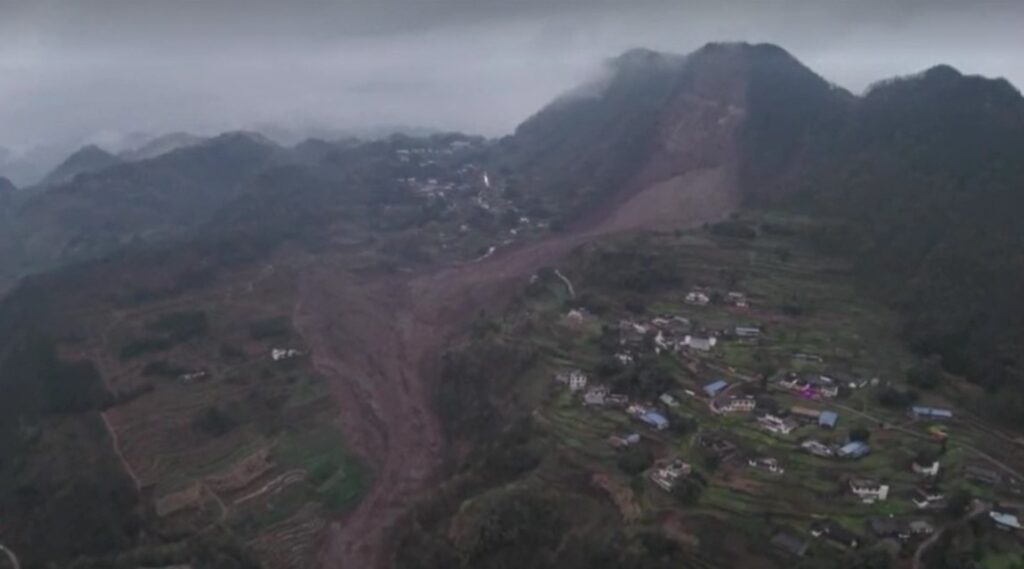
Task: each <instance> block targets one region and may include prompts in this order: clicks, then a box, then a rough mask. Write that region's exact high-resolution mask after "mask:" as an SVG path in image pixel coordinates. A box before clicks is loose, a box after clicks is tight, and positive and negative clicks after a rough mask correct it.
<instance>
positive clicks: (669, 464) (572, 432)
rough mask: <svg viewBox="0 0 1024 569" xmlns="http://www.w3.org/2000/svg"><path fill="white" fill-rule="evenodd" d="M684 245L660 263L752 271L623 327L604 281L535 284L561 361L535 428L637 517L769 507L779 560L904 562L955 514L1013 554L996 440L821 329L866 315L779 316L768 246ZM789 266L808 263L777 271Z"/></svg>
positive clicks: (865, 348)
mask: <svg viewBox="0 0 1024 569" xmlns="http://www.w3.org/2000/svg"><path fill="white" fill-rule="evenodd" d="M663 240H665V241H670V242H671V241H672V239H670V238H664V239H663ZM677 240H678V238H677ZM681 241H682V242H683V244H682V245H673V246H672V248H671V250H673V251H675V254H680V255H683V256H684V257H685V256H688V255H689V256H692V258H691V259H688V260H687V261H686V263H690V264H693V265H694V266H698V267H699V266H702V265H704V264H706V259H705V258H704V256H707V255H713V256H715V258H716V259H719V261H720V262H721V259H722V258H728V259H730V260H732V261H733V262H735V259H736V257H735V256H733V254H735V253H736V250H741V251H742V250H745V249H747V248H752V249H753V252H752V253H748V255H753V257H755V258H757V259H758V262H759V263H760V264H761V266H760V267H757V269H746V270H747V271H748V272H747V276H746V277H745V278H744V279H741V282H739V283H733V284H732V285H730V284H725V285H722V284H721V283H714V280H715V279H713V278H708V279H706V280H701V281H699V282H702V283H709V284H702V285H700V286H691V287H688V288H683V289H678V288H675V287H671V286H670V287H666V288H665V290H663V291H659V294H658V295H656V297H655V298H649V297H648V298H645V300H646V309H645V310H644V311H643V312H642V313H632V314H631V313H630V311H629V310H628V309H627V310H625V311H619V310H615V309H609V308H608V306H607V305H608V304H610V303H611V302H610V301H608V302H606V301H602V302H597V303H595V302H594V295H593V294H591V293H593V292H594V290H595V288H596V290H598V291H601V290H602V285H601V284H599V283H598V284H592V283H588V282H584V281H582V280H580V279H582V278H587V277H588V275H593V274H595V273H593V272H590V273H586V274H583V275H581V274H580V272H579V271H578V270H575V271H574V270H573V269H572V267H571V266H570V267H569V268H563V269H562V270H563V271H564V272H565V274H566V275H568V278H569V279H572V282H571V283H567V282H564V281H563V280H562V279H557V278H553V277H550V276H549V278H548V280H546V281H543V282H542V283H541V284H539V285H538V284H537V277H535V279H534V283H535V284H534V285H532V286H534V290H535V294H540V295H541V296H539V297H536V298H539V299H540V300H537V301H535V302H537V303H539V304H538V305H537V308H536V310H539V312H537V314H538V316H537V317H538V318H542V319H543V318H547V319H552V318H553V320H550V321H551V322H552V324H551V326H552V328H551V329H550V330H551V332H550V334H552V336H551V337H550V338H546V337H544V338H542V339H537V340H534V341H535V342H538V343H539V345H540V346H541V350H542V351H550V350H554V352H552V354H555V353H557V354H558V355H553V357H552V359H551V361H552V363H553V366H552V367H553V369H552V368H548V369H550V370H551V371H549V372H548V373H549V375H548V376H547V377H548V380H547V381H548V382H550V383H549V385H550V388H549V390H550V395H549V397H550V399H549V400H548V401H547V403H545V404H543V409H544V410H543V411H542V412H541V417H542V418H543V422H544V423H546V424H549V427H548V428H549V429H551V430H552V432H554V433H555V434H556V435H555V436H556V437H558V438H561V439H562V440H563V441H564V444H566V445H568V448H569V449H571V450H572V451H573V452H577V453H580V454H581V457H583V458H581V459H580V460H583V461H584V462H586V463H588V464H591V465H592V466H591V467H592V468H594V469H595V470H596V471H597V472H599V473H600V476H601V477H602V480H606V478H607V480H612V481H614V480H616V479H619V480H620V482H619V484H620V486H619V487H618V490H617V491H616V492H619V493H622V492H624V493H625V494H626V495H629V496H632V498H630V499H629V500H627V502H628V501H630V500H635V501H636V502H637V507H639V508H640V509H641V510H642V511H647V510H650V511H651V512H659V511H662V512H663V511H664V509H665V508H669V509H675V508H680V507H681V508H682V509H683V511H686V510H688V509H692V508H695V507H696V508H698V509H699V510H700V511H708V512H715V511H718V512H721V513H725V515H737V514H742V513H743V512H749V514H750V515H756V516H762V515H764V514H763V513H764V512H777V513H778V514H777V515H776V514H772V515H770V516H769V517H770V518H773V519H775V521H773V522H771V523H769V524H768V525H767V526H766V527H763V528H761V529H759V530H757V531H758V534H759V535H763V536H764V539H766V540H767V541H769V542H770V543H771V544H772V546H773V548H774V551H775V554H777V555H781V556H783V557H786V556H793V557H797V558H802V557H822V556H824V557H825V558H828V557H829V556H830V555H833V554H831V553H828V551H829V549H830V548H831V549H833V550H837V551H860V550H861V549H864V550H865V551H868V550H871V551H874V550H875V549H876V548H878V547H882V548H884V549H886V550H888V551H890V552H892V553H893V554H894V555H896V556H897V557H899V558H902V559H905V560H907V562H908V563H913V564H915V567H916V566H917V565H916V563H920V558H921V556H922V555H925V554H926V553H927V552H928V549H929V548H930V547H932V546H933V545H934V544H935V543H936V542H937V541H938V538H939V537H941V536H942V535H943V534H945V533H947V532H948V533H949V534H950V535H952V534H953V533H954V532H955V531H956V528H958V527H960V524H959V522H958V521H956V520H958V519H959V517H960V516H968V517H970V519H972V520H983V523H984V524H985V525H987V526H988V527H989V528H990V529H991V530H992V532H994V533H992V532H990V533H991V534H992V535H994V536H995V537H993V538H992V539H993V540H994V541H999V542H1003V541H1006V540H1009V541H1008V542H1006V543H1004V544H1003V545H1002V546H1000V547H1009V548H1010V549H1009V550H1010V551H1020V547H1021V545H1022V544H1024V532H1022V531H1021V529H1022V528H1021V523H1022V522H1021V520H1022V519H1024V510H1022V509H1021V507H1022V505H1024V479H1021V477H1020V474H1019V471H1018V470H1016V469H1015V468H1014V467H1011V466H1007V465H1005V464H1003V463H1001V462H999V461H996V460H994V459H991V456H992V455H991V454H989V452H987V451H988V450H989V449H990V446H989V444H990V443H991V442H992V439H991V436H990V431H988V430H987V429H986V428H985V427H983V426H981V425H980V424H979V421H978V419H977V418H975V417H973V416H971V414H970V413H969V412H962V411H961V410H959V409H957V408H956V406H955V405H953V404H951V403H950V402H949V401H948V400H946V399H945V398H944V397H942V396H941V395H940V394H939V393H937V392H935V393H925V394H923V395H926V397H921V394H918V393H917V392H915V391H913V390H912V389H908V388H907V386H906V379H905V375H904V374H905V373H906V365H907V363H908V362H909V361H910V360H909V358H906V356H905V355H903V354H897V355H896V356H895V357H896V365H893V363H894V362H892V361H888V360H889V359H890V357H891V354H883V353H881V352H873V350H875V347H874V346H875V345H877V344H875V343H874V342H879V341H883V340H881V339H879V338H871V337H870V336H867V335H861V336H856V335H854V336H851V335H846V336H844V332H846V331H844V330H841V329H828V328H820V327H821V326H848V325H849V326H862V325H865V326H866V328H865V330H858V333H859V332H863V331H867V330H868V329H870V328H871V327H874V326H877V323H866V322H852V323H847V322H845V321H844V320H843V319H845V318H847V317H854V318H863V317H862V316H859V315H857V314H858V313H856V312H850V310H851V309H852V307H848V306H843V305H842V304H839V305H836V308H835V310H833V311H832V312H831V313H827V314H815V315H811V316H808V315H807V314H806V313H805V312H806V311H804V312H800V311H797V310H794V309H792V308H790V307H788V306H786V302H783V303H780V302H779V296H778V295H779V291H778V289H777V288H776V287H779V286H782V283H781V282H778V281H779V280H783V279H784V278H785V277H782V278H781V279H780V277H779V275H778V274H777V273H776V272H777V271H781V267H779V266H778V265H782V263H779V261H778V260H773V261H772V262H771V263H769V262H767V260H766V259H767V257H768V255H767V254H766V253H764V252H763V251H765V248H766V247H767V245H761V244H756V245H752V244H746V243H741V244H739V245H737V244H735V243H734V242H732V241H731V240H726V241H724V242H721V240H715V239H712V240H711V241H708V240H707V239H706V238H703V237H700V238H683V239H682V240H681ZM740 258H742V257H740ZM801 262H815V263H816V262H820V260H818V259H813V258H811V259H805V260H801V261H793V260H789V261H788V263H787V264H788V265H790V266H791V267H792V266H793V265H794V264H798V263H801ZM741 264H742V262H741ZM766 265H771V266H770V267H768V268H765V266H766ZM559 274H561V273H559ZM549 275H550V273H549ZM731 280H735V279H731ZM545 282H546V283H547V284H546V285H544V283H545ZM567 285H569V286H573V287H574V288H575V291H571V290H568V287H567ZM744 285H746V286H744ZM817 285H822V283H815V284H814V285H812V286H817ZM544 286H546V287H547V288H543V287H544ZM828 286H832V285H828ZM537 287H541V288H540V289H538V288H537ZM725 287H728V288H725ZM748 287H749V288H748ZM536 290H544V291H547V292H543V293H536ZM581 291H582V294H581ZM822 291H824V292H825V293H827V294H834V293H836V292H837V291H836V290H830V289H829V288H828V287H826V286H824V285H822V288H821V289H819V291H816V292H817V293H818V294H821V293H822ZM598 294H601V295H604V297H607V296H608V293H607V292H601V293H598ZM545 295H554V298H556V299H558V300H553V299H552V297H550V296H545ZM588 295H590V298H587V296H588ZM783 298H786V297H783ZM787 302H788V301H787ZM588 304H594V305H595V306H597V307H598V308H597V310H596V311H595V310H591V309H590V308H589V307H588ZM857 310H858V311H861V312H860V314H863V313H864V309H862V308H861V307H857ZM598 312H600V314H598ZM822 312H826V311H822ZM545 315H546V316H545ZM840 322H842V323H840ZM807 327H811V328H817V329H816V330H814V331H813V339H811V340H810V341H807V340H802V338H807V337H808V336H810V335H811V334H809V333H807V332H806V329H807ZM797 329H803V330H802V331H797ZM558 337H561V340H558V341H555V340H554V338H558ZM794 340H797V341H794ZM548 342H554V344H550V345H549V344H548ZM853 343H857V344H861V345H859V346H854V345H852V344H853ZM545 346H549V347H545ZM555 346H557V348H555ZM873 354H874V355H875V359H873V358H872V355H873ZM919 397H921V398H920V399H918V398H919ZM976 445H977V446H976ZM602 446H603V447H604V448H603V449H602V448H601V447H602ZM996 456H1002V455H996ZM638 457H641V458H638ZM637 461H639V463H638V462H637ZM624 464H629V465H630V466H629V467H628V468H627V470H626V472H625V473H626V477H625V478H622V475H623V470H622V469H623V465H624ZM616 465H618V466H616ZM609 468H610V470H608V469H609ZM637 469H639V470H637ZM630 472H637V473H638V474H641V475H642V476H643V477H644V479H645V480H646V481H647V484H649V485H650V488H651V491H645V490H642V489H640V488H638V487H637V485H636V483H635V481H634V482H633V483H630V482H628V479H629V478H630V476H631V475H630V474H629V473H630ZM595 476H596V475H595ZM610 484H613V482H607V481H605V482H602V487H608V486H609V485H610ZM630 488H632V490H630ZM652 492H653V494H652ZM658 493H660V494H661V497H659V496H658ZM616 496H617V497H616V503H619V502H621V501H622V499H623V498H622V495H621V494H617V495H616ZM716 515H721V514H716ZM762 532H763V533H762ZM1008 543H1012V544H1015V545H1012V546H1011V545H1007V544H1008ZM822 548H824V549H822Z"/></svg>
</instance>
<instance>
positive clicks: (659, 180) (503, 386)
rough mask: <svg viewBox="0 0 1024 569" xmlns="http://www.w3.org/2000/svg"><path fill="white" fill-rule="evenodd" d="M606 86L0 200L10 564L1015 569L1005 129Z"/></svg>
mask: <svg viewBox="0 0 1024 569" xmlns="http://www.w3.org/2000/svg"><path fill="white" fill-rule="evenodd" d="M606 67H607V69H606V71H607V73H608V77H607V81H606V84H602V89H601V90H600V92H599V93H596V94H592V95H590V94H588V95H586V96H582V97H581V96H576V95H572V96H570V95H567V96H566V97H564V98H561V99H559V100H556V101H555V102H553V103H552V104H551V105H549V106H548V107H545V108H544V109H541V110H540V111H539V112H538V113H537V114H536V115H534V116H533V117H531V118H529V119H528V120H526V121H525V122H524V123H523V124H522V125H521V126H520V127H519V128H518V129H517V130H516V132H515V133H513V134H511V135H509V136H507V137H504V138H500V139H493V140H491V139H484V138H481V137H473V136H466V135H462V134H455V133H448V134H437V135H431V136H426V137H409V136H404V135H395V136H391V137H388V138H383V139H380V140H371V141H356V140H339V141H323V140H308V141H305V142H302V143H299V144H297V145H294V146H282V145H279V144H277V143H275V142H273V141H271V140H269V139H267V138H265V137H263V136H262V135H259V134H257V133H251V132H240V133H228V134H224V135H220V136H216V137H212V138H208V139H199V138H195V139H193V138H191V137H190V138H189V139H188V140H187V143H185V142H183V143H182V145H178V144H172V145H170V146H169V147H168V148H167V149H166V150H165V151H157V150H154V151H153V152H152V153H148V152H147V153H142V154H140V155H139V156H137V157H133V158H131V159H129V158H127V157H124V156H113V155H106V154H103V151H102V150H100V149H98V148H86V149H83V151H81V152H80V153H78V154H76V155H75V156H72V157H71V158H69V160H68V161H67V162H66V163H65V164H64V165H63V166H62V167H61V168H59V169H58V170H59V171H55V173H54V175H53V176H52V177H51V178H50V179H49V181H48V182H47V183H46V184H41V185H40V186H38V187H32V188H28V189H22V190H18V189H15V190H11V191H8V192H7V194H10V197H5V196H6V195H7V194H5V196H0V199H2V200H3V201H0V216H2V217H0V218H2V219H4V220H10V221H11V223H5V224H4V225H2V226H0V287H5V294H4V296H3V298H2V301H0V386H2V387H3V389H4V397H3V398H0V457H2V459H0V543H2V544H3V546H4V552H5V553H8V555H6V556H5V557H7V558H8V560H10V561H11V562H12V563H13V564H14V565H16V566H17V565H20V566H22V567H25V568H26V569H29V568H36V567H39V568H44V567H54V566H61V567H63V566H67V567H75V568H76V569H87V568H104V569H106V568H111V567H113V568H116V569H120V568H124V569H138V568H147V569H149V568H175V567H190V568H193V569H198V568H205V567H219V568H220V567H223V568H225V569H227V568H231V569H254V568H259V567H262V568H266V569H299V568H307V567H324V568H340V569H377V568H385V567H395V568H398V569H459V568H466V569H469V568H472V569H488V568H493V569H505V568H507V567H536V568H538V569H541V568H545V567H560V568H562V569H573V568H575V567H587V568H588V569H601V568H603V567H608V568H609V569H611V568H613V567H614V568H616V569H620V568H624V569H660V568H662V567H670V566H671V567H676V566H693V567H699V568H703V567H708V568H710V567H727V566H742V567H754V568H761V567H763V568H766V569H768V568H775V567H799V568H808V569H810V568H817V567H822V568H824V567H840V568H844V569H867V568H869V567H870V568H879V569H887V568H895V567H910V568H913V569H925V568H932V569H964V568H972V569H974V568H978V567H980V568H984V569H1004V568H1009V567H1013V566H1014V565H1013V560H1014V559H1018V558H1019V556H1020V555H1021V552H1022V542H1021V539H1022V538H1021V529H1020V528H1019V527H1014V524H1015V523H1017V522H1014V521H1013V520H1018V518H1017V515H1018V513H1019V512H1022V510H1021V509H1022V508H1024V498H1021V495H1022V494H1024V479H1022V476H1021V474H1022V472H1024V463H1021V462H1020V461H1019V460H1018V457H1017V455H1018V454H1019V453H1018V452H1017V450H1018V447H1019V446H1020V438H1019V435H1018V434H1017V431H1018V430H1019V428H1020V426H1021V424H1022V423H1021V419H1020V417H1021V415H1020V413H1019V411H1020V410H1021V409H1024V388H1022V385H1024V384H1021V383H1020V382H1019V381H1018V380H1019V378H1020V377H1021V376H1020V369H1021V368H1020V366H1019V357H1018V356H1019V353H1018V350H1019V346H1018V345H1016V344H1015V342H1016V339H1017V338H1019V337H1020V334H1021V331H1022V330H1024V326H1021V325H1020V324H1022V322H1021V321H1020V315H1021V314H1024V313H1021V312H1019V311H1018V310H1017V308H1019V307H1020V298H1019V295H1016V294H1015V289H1014V288H1013V286H1012V285H1011V284H1007V283H1014V282H1017V281H1016V280H1015V279H1016V277H1017V276H1019V275H1022V274H1024V272H1022V270H1024V269H1022V267H1024V265H1021V264H1020V263H1019V262H1018V261H1019V255H1016V254H1010V253H1008V252H1016V251H1017V250H1018V249H1019V247H1018V245H1020V244H1021V243H1024V241H1019V240H1018V237H1019V234H1018V232H1017V230H1018V229H1019V228H1017V226H1016V225H1015V214H1014V213H1013V212H1015V211H1017V209H1015V208H1016V206H1017V205H1019V203H1020V202H1019V199H1020V194H1019V192H1016V193H1014V188H1016V187H1017V186H1016V185H1015V184H1016V183H1017V182H1018V181H1020V180H1024V171H1022V170H1021V169H1020V165H1021V164H1024V162H1016V161H1015V158H1016V157H1019V156H1018V155H1017V154H1015V152H1014V150H1013V149H1019V148H1024V147H1022V146H1020V145H1019V143H1022V142H1024V99H1022V98H1021V97H1020V95H1019V93H1017V92H1016V91H1014V90H1013V88H1012V87H1009V86H1008V84H1005V82H1000V81H998V80H988V79H984V78H977V77H972V76H963V75H960V74H959V73H958V72H956V71H955V70H951V69H946V68H941V67H937V68H933V69H930V70H928V71H927V72H925V73H923V74H921V75H919V76H913V77H908V78H900V79H896V80H892V81H890V82H885V83H882V84H880V85H879V86H878V87H877V88H875V89H873V90H871V91H869V92H868V93H867V94H866V95H864V96H854V95H851V94H850V93H847V92H845V91H844V90H842V89H839V88H837V87H835V86H834V85H831V84H830V83H828V82H827V81H825V80H824V79H822V78H821V77H819V76H817V75H816V74H814V73H813V72H812V71H811V70H809V69H807V68H806V67H805V66H803V65H802V64H801V63H800V62H798V61H797V60H796V59H795V58H793V57H792V56H791V55H789V54H788V53H786V52H785V51H784V50H782V49H781V48H778V47H776V46H771V45H766V44H757V45H751V44H709V45H707V46H705V47H703V48H701V49H700V50H698V51H697V52H694V53H693V54H690V55H686V56H680V55H672V54H660V53H657V52H652V51H647V50H633V51H630V52H627V53H625V54H623V55H621V56H619V57H617V58H614V59H613V60H611V61H609V62H608V64H607V66H606ZM1008 87H1009V90H1007V88H1008ZM948 100H952V101H955V102H956V106H955V107H953V106H949V105H947V104H946V103H945V101H948ZM948 124H956V125H959V126H960V127H962V128H961V129H960V131H956V130H951V129H949V128H947V125H948ZM963 133H966V134H964V135H962V134H963ZM992 133H996V135H994V136H990V135H991V134H992ZM954 155H955V156H957V157H958V159H957V160H951V159H949V157H950V156H954ZM892 156H905V157H907V160H909V161H912V163H913V168H902V169H901V168H900V167H899V160H895V161H894V160H892V159H891V157H892ZM981 219H984V220H985V224H981V223H980V222H979V220H981ZM982 225H984V227H983V226H982ZM978 252H981V253H986V254H988V255H989V257H985V256H984V255H982V254H981V253H978ZM976 253H977V254H976ZM982 258H991V259H999V260H1000V261H999V262H994V261H993V262H991V263H989V262H986V261H984V260H979V259H982ZM969 259H970V260H969ZM958 267H969V269H967V270H963V271H961V270H960V269H959V268H958ZM6 288H9V290H6ZM1022 515H1024V514H1022ZM77 527H91V528H95V529H94V531H90V532H76V531H74V528H77ZM8 548H9V549H8ZM0 562H6V560H4V559H3V558H0Z"/></svg>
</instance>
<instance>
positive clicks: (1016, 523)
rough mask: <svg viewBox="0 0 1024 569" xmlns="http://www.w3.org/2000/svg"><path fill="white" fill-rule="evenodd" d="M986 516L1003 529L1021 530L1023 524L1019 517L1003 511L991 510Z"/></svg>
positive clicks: (1023, 526)
mask: <svg viewBox="0 0 1024 569" xmlns="http://www.w3.org/2000/svg"><path fill="white" fill-rule="evenodd" d="M988 516H989V517H990V518H992V521H994V522H995V523H996V526H997V527H998V528H1000V529H1005V530H1022V529H1024V525H1021V523H1020V518H1018V517H1017V516H1015V515H1013V514H1007V513H1003V512H996V511H991V512H989V513H988Z"/></svg>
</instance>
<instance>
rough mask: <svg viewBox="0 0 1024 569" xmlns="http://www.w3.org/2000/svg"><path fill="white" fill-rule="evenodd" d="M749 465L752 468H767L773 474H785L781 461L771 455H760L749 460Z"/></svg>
mask: <svg viewBox="0 0 1024 569" xmlns="http://www.w3.org/2000/svg"><path fill="white" fill-rule="evenodd" d="M747 465H748V466H750V467H751V468H760V469H761V470H767V471H768V472H771V473H772V474H783V473H784V472H785V470H783V468H782V466H781V465H779V461H778V460H776V459H774V458H770V457H758V458H751V459H749V460H747Z"/></svg>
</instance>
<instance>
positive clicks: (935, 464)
mask: <svg viewBox="0 0 1024 569" xmlns="http://www.w3.org/2000/svg"><path fill="white" fill-rule="evenodd" d="M911 468H912V469H913V470H914V474H919V475H921V476H938V474H939V461H937V460H935V461H932V462H931V463H926V464H918V462H917V461H916V460H915V461H914V463H913V464H912V465H911Z"/></svg>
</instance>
